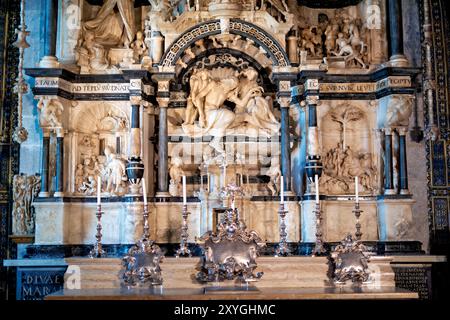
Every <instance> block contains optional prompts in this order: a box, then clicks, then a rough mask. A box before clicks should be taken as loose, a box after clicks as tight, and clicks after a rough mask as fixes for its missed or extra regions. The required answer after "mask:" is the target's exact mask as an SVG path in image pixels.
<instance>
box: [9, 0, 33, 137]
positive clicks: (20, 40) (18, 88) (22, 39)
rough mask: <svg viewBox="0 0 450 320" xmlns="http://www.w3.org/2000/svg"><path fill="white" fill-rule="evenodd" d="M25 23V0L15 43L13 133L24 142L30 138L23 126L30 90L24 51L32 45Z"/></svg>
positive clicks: (21, 6) (22, 4)
mask: <svg viewBox="0 0 450 320" xmlns="http://www.w3.org/2000/svg"><path fill="white" fill-rule="evenodd" d="M26 29H27V26H26V25H25V0H22V1H21V3H20V29H16V30H15V32H16V34H17V40H16V41H15V42H14V43H13V46H15V47H16V48H18V49H19V66H18V74H19V75H18V77H17V83H16V85H15V86H14V92H15V93H17V100H18V106H17V127H16V129H15V130H14V133H13V139H14V141H15V142H17V143H19V144H20V143H22V142H24V141H26V140H27V139H28V132H27V130H26V129H25V128H24V127H23V126H22V110H23V95H24V94H25V93H27V92H28V85H27V83H26V82H25V80H24V77H23V63H24V52H25V49H26V48H29V47H30V45H29V44H28V42H27V36H28V35H29V34H30V32H28V31H27V30H26Z"/></svg>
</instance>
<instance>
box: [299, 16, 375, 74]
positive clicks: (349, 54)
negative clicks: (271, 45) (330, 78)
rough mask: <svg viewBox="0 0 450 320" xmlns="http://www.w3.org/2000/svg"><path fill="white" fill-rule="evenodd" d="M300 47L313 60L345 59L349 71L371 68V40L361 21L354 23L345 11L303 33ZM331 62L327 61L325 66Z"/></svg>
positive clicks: (304, 30)
mask: <svg viewBox="0 0 450 320" xmlns="http://www.w3.org/2000/svg"><path fill="white" fill-rule="evenodd" d="M299 38H300V39H299V47H300V50H301V51H306V52H307V53H308V55H309V56H311V57H313V58H322V57H332V56H336V57H342V58H343V59H344V61H345V65H346V66H349V67H360V68H367V62H368V61H367V60H368V59H367V52H368V40H367V32H366V27H365V25H364V24H363V23H362V21H361V19H359V18H355V19H352V18H350V16H349V15H348V13H347V12H346V11H345V10H341V11H338V12H337V14H336V16H335V17H333V18H331V19H329V20H328V17H326V20H325V21H323V22H322V23H319V25H317V26H308V27H305V28H302V29H301V30H300V31H299ZM322 48H325V52H323V49H322ZM327 61H328V58H325V62H327Z"/></svg>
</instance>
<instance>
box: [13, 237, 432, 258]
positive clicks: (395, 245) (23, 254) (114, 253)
mask: <svg viewBox="0 0 450 320" xmlns="http://www.w3.org/2000/svg"><path fill="white" fill-rule="evenodd" d="M363 243H364V245H366V246H367V248H368V251H369V252H373V253H376V254H378V255H399V254H407V255H411V254H416V255H420V254H423V253H424V252H423V251H422V248H421V243H420V242H418V241H386V242H383V241H363ZM157 244H158V246H160V247H161V250H162V251H163V252H164V255H166V256H174V255H175V252H176V250H177V249H178V248H179V243H157ZM338 244H340V243H338V242H330V243H326V244H325V247H326V249H327V252H328V253H329V252H330V251H331V250H334V249H335V247H336V246H337V245H338ZM277 245H278V243H267V248H266V249H264V250H263V251H262V252H261V255H272V254H273V252H274V251H273V248H276V247H277ZM132 246H133V245H132V244H104V245H103V249H104V250H105V251H106V253H107V255H108V257H123V256H125V255H126V254H127V252H128V250H129V249H130V248H131V247H132ZM289 246H290V248H292V249H293V254H294V255H301V256H304V255H311V254H312V250H313V249H314V243H312V242H295V243H294V242H289ZM189 248H190V249H191V251H193V255H194V256H200V255H201V248H200V247H199V246H198V245H197V244H195V243H190V244H189ZM91 249H92V245H84V244H83V245H34V244H30V245H26V246H25V247H24V248H22V249H21V250H20V252H19V258H20V259H63V258H70V257H87V256H88V255H89V251H90V250H91Z"/></svg>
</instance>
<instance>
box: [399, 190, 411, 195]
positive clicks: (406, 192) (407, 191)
mask: <svg viewBox="0 0 450 320" xmlns="http://www.w3.org/2000/svg"><path fill="white" fill-rule="evenodd" d="M400 194H403V195H409V194H410V193H409V190H408V189H401V190H400Z"/></svg>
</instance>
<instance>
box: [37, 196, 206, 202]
mask: <svg viewBox="0 0 450 320" xmlns="http://www.w3.org/2000/svg"><path fill="white" fill-rule="evenodd" d="M147 199H148V201H149V202H182V201H183V199H182V197H148V198H147ZM141 201H143V200H142V196H131V197H111V198H102V203H116V202H141ZM35 202H39V203H55V202H60V203H97V197H95V196H93V197H39V198H36V199H35ZM187 202H200V200H199V199H198V198H197V197H187Z"/></svg>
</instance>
